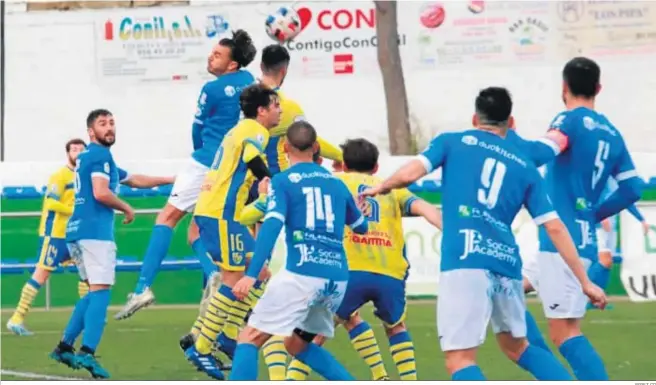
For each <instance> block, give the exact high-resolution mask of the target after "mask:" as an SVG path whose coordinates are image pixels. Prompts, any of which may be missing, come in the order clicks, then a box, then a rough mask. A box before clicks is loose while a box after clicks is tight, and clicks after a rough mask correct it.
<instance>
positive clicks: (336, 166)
mask: <svg viewBox="0 0 656 385" xmlns="http://www.w3.org/2000/svg"><path fill="white" fill-rule="evenodd" d="M333 171H334V172H342V171H344V163H343V162H340V161H338V160H333Z"/></svg>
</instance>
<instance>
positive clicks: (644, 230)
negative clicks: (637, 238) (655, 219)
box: [642, 221, 649, 235]
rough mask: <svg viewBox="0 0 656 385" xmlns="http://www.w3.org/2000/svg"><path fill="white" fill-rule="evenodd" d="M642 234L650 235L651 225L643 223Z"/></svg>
mask: <svg viewBox="0 0 656 385" xmlns="http://www.w3.org/2000/svg"><path fill="white" fill-rule="evenodd" d="M642 233H643V234H645V235H647V234H649V223H647V222H646V221H642Z"/></svg>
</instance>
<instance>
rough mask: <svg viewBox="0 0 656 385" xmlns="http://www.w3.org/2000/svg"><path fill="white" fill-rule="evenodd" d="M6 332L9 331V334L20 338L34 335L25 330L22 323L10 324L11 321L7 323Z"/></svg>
mask: <svg viewBox="0 0 656 385" xmlns="http://www.w3.org/2000/svg"><path fill="white" fill-rule="evenodd" d="M7 330H9V331H10V332H12V333H14V334H16V335H17V336H21V337H26V336H32V335H34V333H32V332H31V331H29V330H27V328H26V327H25V325H23V324H22V323H20V324H18V323H13V322H11V320H9V321H7Z"/></svg>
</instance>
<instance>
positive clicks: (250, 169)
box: [185, 84, 280, 379]
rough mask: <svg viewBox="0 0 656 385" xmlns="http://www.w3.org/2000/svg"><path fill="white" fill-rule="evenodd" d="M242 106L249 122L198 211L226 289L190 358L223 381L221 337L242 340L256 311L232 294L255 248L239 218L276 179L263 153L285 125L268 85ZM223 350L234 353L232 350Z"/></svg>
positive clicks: (223, 156)
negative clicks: (262, 183) (259, 189)
mask: <svg viewBox="0 0 656 385" xmlns="http://www.w3.org/2000/svg"><path fill="white" fill-rule="evenodd" d="M240 105H241V110H242V112H243V114H244V120H242V121H241V122H239V124H237V126H236V127H235V128H233V129H232V130H231V131H230V132H229V133H228V135H226V137H225V139H224V141H223V143H222V144H221V147H220V148H219V150H218V152H217V154H216V157H215V161H214V164H213V165H212V167H211V169H210V171H209V172H208V174H207V176H206V179H205V181H204V182H203V185H202V187H201V193H200V196H199V199H198V203H197V205H196V209H195V211H194V221H195V222H196V224H197V225H198V227H199V229H200V237H201V240H202V242H203V244H204V246H205V248H206V249H207V251H208V253H209V254H210V255H211V256H212V258H213V259H214V261H215V262H216V263H217V264H218V265H219V267H220V269H221V281H222V285H221V287H220V288H219V290H218V291H217V292H216V293H214V295H213V297H212V299H211V300H210V303H209V304H208V307H207V311H206V315H205V318H204V319H203V322H202V323H203V326H202V328H201V331H200V334H199V336H198V339H197V340H196V343H195V344H194V346H192V347H190V348H189V349H187V351H186V352H185V355H186V357H187V359H189V361H191V362H192V363H193V364H194V365H195V366H196V367H197V368H199V369H200V370H202V371H204V372H206V373H207V374H208V375H210V376H211V377H213V378H218V379H221V378H222V377H223V374H222V373H221V371H220V368H219V366H218V365H219V363H218V362H217V361H216V359H215V358H214V357H212V356H211V354H210V352H211V349H212V346H213V344H214V342H215V341H216V338H217V336H218V334H219V333H221V332H223V333H224V334H225V335H226V337H228V338H229V339H231V340H233V341H234V340H236V339H237V335H238V334H239V328H240V327H241V326H242V325H243V323H244V318H245V317H246V314H247V312H248V310H249V309H250V302H249V301H248V300H247V299H237V298H236V297H235V295H234V294H233V292H232V288H233V286H234V285H235V283H237V281H238V280H239V279H240V278H242V277H243V276H244V270H245V268H246V263H247V259H249V258H250V256H251V253H252V252H253V247H254V240H253V237H252V236H251V234H250V232H249V230H248V228H246V226H243V225H241V224H240V223H239V215H240V214H241V211H242V210H243V208H244V206H245V204H246V200H247V198H248V195H249V191H250V189H251V186H252V185H253V183H254V182H255V179H256V178H257V179H260V180H261V179H263V178H265V177H268V176H269V175H270V174H269V170H268V168H267V167H266V164H265V161H264V157H263V156H264V154H263V151H264V148H265V147H266V144H267V142H268V140H269V130H270V129H271V128H273V127H275V126H277V125H278V123H279V122H280V102H279V99H278V95H277V94H276V91H274V90H272V89H270V88H268V87H266V86H264V85H260V84H257V85H253V86H250V87H248V88H246V89H245V90H244V91H243V92H242V94H241V96H240ZM262 278H265V277H262ZM223 348H224V351H226V350H227V351H228V352H230V347H225V346H224V347H223ZM232 351H234V347H232Z"/></svg>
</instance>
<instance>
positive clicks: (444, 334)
mask: <svg viewBox="0 0 656 385" xmlns="http://www.w3.org/2000/svg"><path fill="white" fill-rule="evenodd" d="M525 312H526V305H525V304H524V290H523V288H522V281H521V280H519V279H511V278H508V277H502V276H499V275H496V274H494V273H490V272H489V271H487V270H482V269H459V270H451V271H443V272H442V273H440V282H439V294H438V296H437V333H438V336H439V339H440V346H441V347H442V351H445V352H448V351H451V350H464V349H471V348H475V347H477V346H480V345H482V344H483V342H485V335H486V332H487V326H488V324H489V323H491V324H492V330H493V331H494V333H495V334H497V333H502V332H509V333H511V334H512V336H513V337H515V338H524V337H526V315H525Z"/></svg>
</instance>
